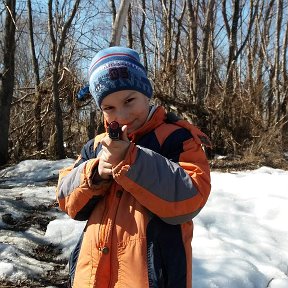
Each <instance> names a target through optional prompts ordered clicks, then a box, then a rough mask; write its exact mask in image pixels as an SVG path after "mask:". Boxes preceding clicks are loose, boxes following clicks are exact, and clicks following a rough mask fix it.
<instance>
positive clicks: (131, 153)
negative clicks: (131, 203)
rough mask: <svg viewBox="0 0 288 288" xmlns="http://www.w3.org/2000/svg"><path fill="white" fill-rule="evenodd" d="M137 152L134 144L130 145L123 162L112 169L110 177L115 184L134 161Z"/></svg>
mask: <svg viewBox="0 0 288 288" xmlns="http://www.w3.org/2000/svg"><path fill="white" fill-rule="evenodd" d="M137 152H138V148H137V146H136V145H135V144H134V143H130V146H129V148H128V151H127V153H126V155H125V158H124V160H123V161H121V162H120V163H119V164H118V165H116V166H115V167H113V168H112V175H113V178H114V180H115V181H116V182H118V180H120V179H121V178H122V177H124V176H125V174H126V173H127V172H128V170H129V169H130V167H131V165H132V164H133V163H134V162H135V161H136V157H137Z"/></svg>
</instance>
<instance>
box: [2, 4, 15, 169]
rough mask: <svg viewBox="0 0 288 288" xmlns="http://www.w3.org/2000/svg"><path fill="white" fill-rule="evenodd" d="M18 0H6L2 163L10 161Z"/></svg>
mask: <svg viewBox="0 0 288 288" xmlns="http://www.w3.org/2000/svg"><path fill="white" fill-rule="evenodd" d="M15 7H16V0H7V1H6V17H5V18H6V19H5V28H4V29H5V30H4V53H3V54H4V55H3V70H2V71H1V74H0V111H1V113H0V131H1V136H0V165H4V164H6V163H7V162H8V159H9V156H8V149H9V145H8V143H9V138H8V136H9V126H10V109H11V103H12V97H13V88H14V71H15V19H16V17H15V16H16V11H15Z"/></svg>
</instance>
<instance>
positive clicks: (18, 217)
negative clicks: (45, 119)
mask: <svg viewBox="0 0 288 288" xmlns="http://www.w3.org/2000/svg"><path fill="white" fill-rule="evenodd" d="M71 163H72V160H70V159H67V160H62V161H46V160H33V161H23V162H21V163H19V164H18V165H16V166H12V167H9V168H6V169H4V170H1V171H0V280H1V281H11V282H13V283H17V282H19V281H22V280H23V279H33V278H34V279H37V278H38V279H41V278H45V277H47V275H51V273H62V274H63V275H65V273H66V271H65V269H64V270H63V267H65V264H64V263H66V261H67V258H68V255H69V254H70V251H71V249H72V248H73V246H74V245H75V243H76V240H77V239H78V236H79V234H80V233H81V231H82V229H83V226H84V224H85V223H83V222H77V221H73V220H71V219H69V218H68V217H67V216H65V215H64V214H63V213H61V212H59V210H58V209H57V207H56V206H55V187H54V185H55V182H50V181H51V180H53V179H55V178H56V177H57V174H58V170H59V169H61V168H62V167H65V166H68V165H70V164H71ZM287 182H288V172H287V171H283V170H278V169H272V168H268V167H262V168H260V169H257V170H253V171H242V172H234V173H220V172H212V193H211V196H210V198H209V200H208V203H207V205H206V207H205V208H204V209H203V211H202V212H201V213H200V214H199V215H198V216H197V218H196V219H195V221H194V222H195V230H194V239H193V288H250V287H251V288H252V287H253V288H265V287H270V288H287V287H288V241H287V238H288V233H287V232H288V225H287V219H288V209H287V207H288V185H287ZM49 183H50V184H49ZM51 185H52V186H51ZM47 224H48V225H47ZM46 226H47V227H46ZM41 247H42V248H41ZM43 247H45V249H47V250H44V253H43ZM45 251H46V256H47V257H46V258H45V257H43V255H44V256H45ZM40 254H41V255H42V256H41V257H40ZM50 254H51V255H52V256H53V257H52V256H51V257H49V256H50ZM52 258H53V259H52ZM57 263H58V264H59V266H57V265H58V264H57ZM60 264H62V266H61V265H60ZM55 266H56V268H55ZM59 267H62V272H61V271H60V272H59V271H57V269H59ZM55 270H56V272H55ZM51 271H52V272H51ZM53 271H54V272H53ZM5 287H7V286H5ZM17 287H20V286H17ZM41 287H52V286H51V285H49V284H47V285H46V286H45V285H44V286H41ZM54 287H60V286H54Z"/></svg>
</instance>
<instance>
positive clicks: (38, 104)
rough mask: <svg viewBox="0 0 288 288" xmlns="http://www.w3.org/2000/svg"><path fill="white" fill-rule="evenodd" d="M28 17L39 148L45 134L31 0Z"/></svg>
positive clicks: (41, 145) (29, 1) (38, 148)
mask: <svg viewBox="0 0 288 288" xmlns="http://www.w3.org/2000/svg"><path fill="white" fill-rule="evenodd" d="M27 6H28V17H29V36H30V51H31V56H32V64H33V72H34V78H35V104H34V122H35V142H36V147H37V150H38V151H40V150H42V149H43V135H42V123H41V94H40V91H39V88H40V76H39V65H38V60H37V57H36V52H35V44H34V29H33V17H32V6H31V0H27Z"/></svg>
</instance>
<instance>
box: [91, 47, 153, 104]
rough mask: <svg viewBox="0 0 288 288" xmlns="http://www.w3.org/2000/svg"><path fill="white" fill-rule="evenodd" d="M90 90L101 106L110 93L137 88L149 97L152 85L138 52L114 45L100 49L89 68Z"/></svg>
mask: <svg viewBox="0 0 288 288" xmlns="http://www.w3.org/2000/svg"><path fill="white" fill-rule="evenodd" d="M89 90H90V93H91V94H92V96H93V98H94V99H95V101H96V104H97V106H98V107H100V105H101V102H102V100H103V99H104V98H105V97H106V96H107V95H109V94H111V93H114V92H117V91H121V90H136V91H138V92H141V93H143V94H144V95H146V96H147V97H148V98H151V97H152V93H153V92H152V87H151V83H150V81H149V79H148V78H147V74H146V71H145V68H144V67H143V65H142V64H141V63H140V57H139V55H138V53H137V52H136V51H135V50H133V49H130V48H125V47H120V46H113V47H109V48H106V49H103V50H101V51H99V52H98V53H97V54H96V56H95V57H94V58H93V60H92V62H91V64H90V68H89Z"/></svg>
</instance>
